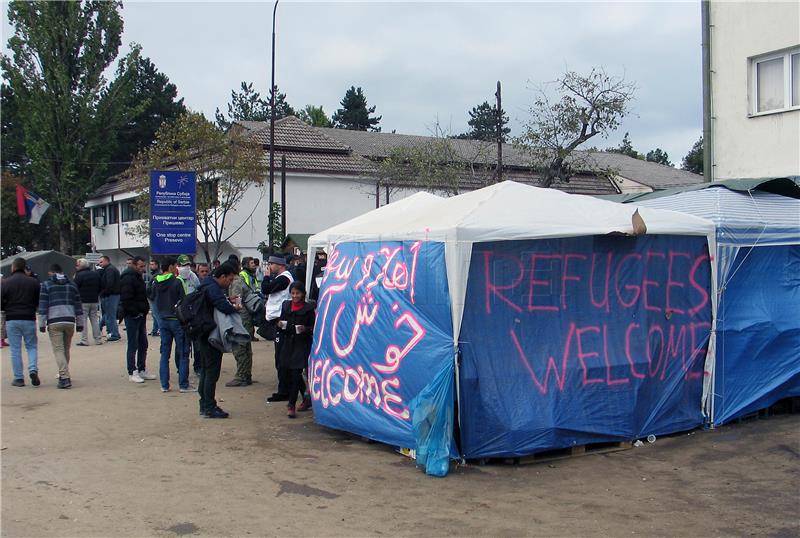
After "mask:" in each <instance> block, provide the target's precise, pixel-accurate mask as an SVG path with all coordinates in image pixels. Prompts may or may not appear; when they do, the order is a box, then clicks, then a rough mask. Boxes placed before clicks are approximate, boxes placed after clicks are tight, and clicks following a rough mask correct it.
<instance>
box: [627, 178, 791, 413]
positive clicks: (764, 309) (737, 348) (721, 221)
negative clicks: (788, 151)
mask: <svg viewBox="0 0 800 538" xmlns="http://www.w3.org/2000/svg"><path fill="white" fill-rule="evenodd" d="M754 187H758V185H754ZM651 196H652V198H651V197H650V196H645V197H644V198H643V199H637V200H634V201H633V203H635V204H637V205H643V206H647V207H652V208H657V209H671V210H675V211H681V212H685V213H689V214H692V215H697V216H700V217H704V218H707V219H709V220H711V221H712V222H714V224H715V225H716V238H717V251H716V256H715V262H716V265H717V274H718V284H717V290H716V293H717V295H718V309H717V347H716V353H715V358H714V365H713V371H714V375H713V384H710V385H709V393H710V394H709V395H708V396H707V405H706V408H707V410H708V415H709V421H710V422H711V423H713V424H723V423H725V422H728V421H729V420H731V419H734V418H737V417H740V416H742V415H745V414H748V413H751V412H753V411H757V410H759V409H765V408H767V407H769V406H770V405H772V404H773V403H775V402H776V401H778V400H780V399H781V398H785V397H789V396H798V395H800V315H798V308H799V305H800V200H798V199H797V198H794V197H791V196H784V195H780V194H776V193H773V192H764V191H762V190H750V191H747V190H745V191H742V190H741V189H738V190H737V189H729V188H728V187H727V186H726V183H725V182H720V183H712V184H709V185H708V186H706V188H704V189H701V190H693V191H689V192H675V193H672V194H670V195H668V196H660V197H655V196H656V195H651Z"/></svg>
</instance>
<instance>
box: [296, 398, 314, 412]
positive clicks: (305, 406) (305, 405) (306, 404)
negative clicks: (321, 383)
mask: <svg viewBox="0 0 800 538" xmlns="http://www.w3.org/2000/svg"><path fill="white" fill-rule="evenodd" d="M309 409H311V398H309V397H308V396H306V397H305V398H303V401H302V403H300V405H298V406H297V410H298V411H308V410H309Z"/></svg>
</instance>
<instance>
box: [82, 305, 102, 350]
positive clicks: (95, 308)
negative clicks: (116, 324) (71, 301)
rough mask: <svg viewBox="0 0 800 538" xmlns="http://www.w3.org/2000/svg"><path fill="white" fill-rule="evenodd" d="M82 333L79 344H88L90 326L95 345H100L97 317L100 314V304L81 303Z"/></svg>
mask: <svg viewBox="0 0 800 538" xmlns="http://www.w3.org/2000/svg"><path fill="white" fill-rule="evenodd" d="M81 306H82V307H83V332H82V333H81V344H86V345H88V344H89V326H90V325H91V326H92V338H94V343H95V344H98V345H99V344H102V343H103V341H102V340H101V339H100V323H99V322H98V320H97V315H98V314H99V312H100V303H83V304H82V305H81Z"/></svg>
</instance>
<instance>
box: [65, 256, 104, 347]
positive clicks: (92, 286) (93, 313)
mask: <svg viewBox="0 0 800 538" xmlns="http://www.w3.org/2000/svg"><path fill="white" fill-rule="evenodd" d="M72 280H73V282H75V285H76V286H77V287H78V292H79V293H80V294H81V307H82V308H83V321H82V322H81V325H83V326H84V327H86V330H85V331H83V332H82V333H81V341H80V342H78V345H79V346H88V345H89V327H91V328H92V338H94V343H95V345H98V346H99V345H100V344H102V343H103V340H102V338H101V337H100V323H99V320H98V314H99V313H100V286H101V285H102V283H101V282H100V274H99V273H98V272H97V271H95V270H94V269H92V266H91V264H90V263H89V260H87V259H86V258H80V259H78V261H77V262H75V278H73V279H72Z"/></svg>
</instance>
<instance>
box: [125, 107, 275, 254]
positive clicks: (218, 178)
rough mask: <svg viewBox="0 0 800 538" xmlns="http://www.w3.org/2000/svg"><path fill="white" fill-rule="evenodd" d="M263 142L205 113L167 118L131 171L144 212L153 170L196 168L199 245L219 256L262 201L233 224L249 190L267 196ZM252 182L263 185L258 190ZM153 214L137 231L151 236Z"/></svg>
mask: <svg viewBox="0 0 800 538" xmlns="http://www.w3.org/2000/svg"><path fill="white" fill-rule="evenodd" d="M262 157H263V149H262V147H261V145H260V144H257V143H254V142H253V141H251V140H250V139H248V138H246V137H245V135H244V134H242V133H239V132H237V131H230V130H229V131H225V130H223V129H221V128H220V127H218V126H216V125H214V124H213V123H212V122H210V121H208V120H207V119H206V118H205V117H204V116H203V115H202V114H198V113H195V112H188V113H186V114H183V115H182V116H180V117H179V118H178V119H177V120H176V121H174V122H171V123H164V124H163V125H162V126H161V128H160V129H159V130H158V132H157V133H156V138H155V141H154V142H153V144H151V145H150V146H148V147H147V148H145V149H144V150H143V151H142V152H141V153H140V154H139V155H138V156H137V157H136V159H135V161H134V165H133V167H132V168H131V169H130V170H129V171H128V173H129V174H130V175H131V176H133V177H135V178H136V179H137V182H138V188H137V191H138V192H139V197H138V199H137V206H138V208H139V210H140V211H141V212H142V214H143V215H149V211H150V195H149V193H148V189H149V186H150V178H149V171H150V170H161V169H177V170H194V171H195V172H196V173H197V192H196V202H197V213H196V218H197V227H198V229H199V231H200V237H198V246H199V247H200V248H201V250H202V251H203V253H204V254H205V257H206V260H207V261H211V260H214V259H217V258H219V256H220V255H221V254H222V248H223V244H224V243H225V242H226V241H229V240H231V239H232V238H233V236H235V235H236V234H237V233H238V232H239V230H241V229H242V227H244V226H245V225H246V224H247V223H248V222H249V219H250V217H251V216H252V215H253V214H254V213H255V211H256V209H257V208H258V206H259V202H260V199H252V200H248V201H249V202H252V207H251V209H250V213H249V214H248V215H245V216H244V218H242V219H241V224H240V225H238V226H236V227H233V226H231V225H230V224H229V217H230V216H231V215H232V213H233V212H234V211H241V210H242V202H243V200H244V198H245V195H248V196H252V195H253V193H254V192H256V193H258V195H259V196H260V197H261V199H263V197H264V189H263V185H264V181H265V173H266V171H265V168H264V166H263V164H262V162H261V159H262ZM252 187H257V189H256V190H255V191H253V190H251V188H252ZM148 222H149V218H148V219H147V220H146V221H144V222H143V223H142V224H141V225H139V226H137V227H136V228H135V229H134V230H133V233H134V234H136V235H139V236H140V237H147V236H148V235H149V229H148Z"/></svg>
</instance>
